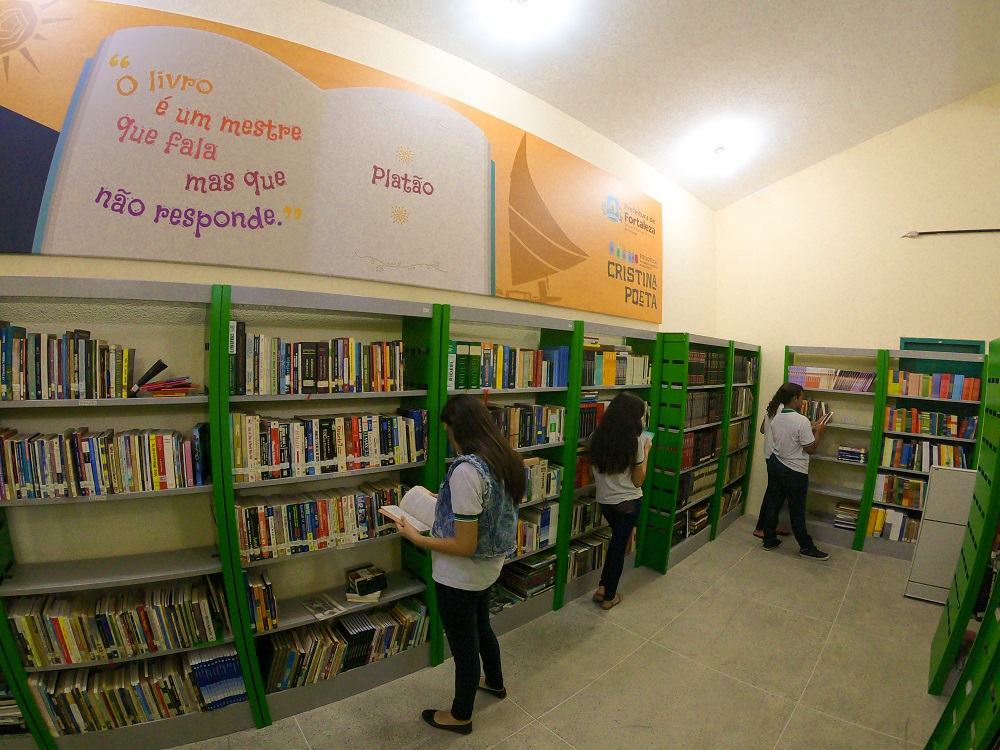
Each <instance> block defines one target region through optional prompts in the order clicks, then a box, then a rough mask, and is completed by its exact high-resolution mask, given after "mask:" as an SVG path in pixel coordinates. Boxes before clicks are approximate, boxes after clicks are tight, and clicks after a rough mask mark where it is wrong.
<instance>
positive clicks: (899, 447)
mask: <svg viewBox="0 0 1000 750" xmlns="http://www.w3.org/2000/svg"><path fill="white" fill-rule="evenodd" d="M882 466H883V467H885V468H892V469H908V470H910V471H924V472H927V471H930V469H931V467H932V466H953V467H956V468H959V469H965V468H967V467H968V462H967V458H966V455H965V449H964V448H962V446H959V445H948V444H945V443H930V442H927V441H926V440H902V439H899V438H888V437H887V438H885V443H884V445H883V446H882Z"/></svg>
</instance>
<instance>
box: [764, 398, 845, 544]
mask: <svg viewBox="0 0 1000 750" xmlns="http://www.w3.org/2000/svg"><path fill="white" fill-rule="evenodd" d="M802 396H803V390H802V386H800V385H798V384H797V383H784V384H783V385H782V386H781V387H780V388H778V390H777V391H776V392H775V394H774V398H772V399H771V402H770V403H769V404H768V405H767V416H768V419H769V424H770V428H771V438H772V452H771V457H770V458H768V459H767V462H768V465H767V490H766V491H765V493H764V500H763V502H762V503H761V515H762V516H763V520H764V549H766V550H772V549H777V548H778V547H779V546H781V540H780V539H778V534H777V526H778V513H779V512H780V511H781V506H782V505H784V503H785V500H788V515H789V516H790V517H791V521H792V533H793V534H795V541H797V542H798V543H799V554H800V555H802V556H803V557H807V558H810V559H812V560H828V559H829V558H830V556H829V555H828V554H827V553H826V552H822V551H821V550H819V549H817V547H816V545H815V544H814V543H813V540H812V537H811V536H809V532H808V530H807V529H806V494H807V493H808V492H809V455H810V454H812V453H815V452H816V448H817V447H818V446H819V438H820V436H821V435H822V434H823V427H824V426H825V424H824V423H823V422H817V423H816V424H810V422H809V420H808V419H807V418H806V417H805V416H804V415H803V414H802V413H801V412H800V411H799V410H800V409H801V408H802Z"/></svg>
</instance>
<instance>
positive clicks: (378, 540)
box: [240, 532, 402, 568]
mask: <svg viewBox="0 0 1000 750" xmlns="http://www.w3.org/2000/svg"><path fill="white" fill-rule="evenodd" d="M395 539H402V537H401V536H400V535H399V534H397V533H396V532H393V533H391V534H385V535H384V536H376V537H372V538H371V539H361V540H360V541H357V542H351V543H350V544H341V545H338V546H336V547H326V548H325V549H316V550H312V551H311V552H299V553H297V554H294V555H282V556H281V557H268V558H265V559H263V560H251V561H250V562H245V563H240V564H241V565H242V566H243V567H244V568H263V567H266V566H269V565H280V564H282V563H286V562H291V561H292V560H305V559H309V560H314V559H316V556H317V555H328V554H330V553H333V552H341V551H343V550H346V549H354V548H356V547H367V546H370V545H372V544H385V543H386V542H391V541H393V540H395Z"/></svg>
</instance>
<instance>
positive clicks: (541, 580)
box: [500, 552, 556, 601]
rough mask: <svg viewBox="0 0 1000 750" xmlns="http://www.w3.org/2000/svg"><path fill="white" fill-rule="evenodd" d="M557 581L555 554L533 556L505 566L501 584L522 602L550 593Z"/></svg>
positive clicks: (501, 574)
mask: <svg viewBox="0 0 1000 750" xmlns="http://www.w3.org/2000/svg"><path fill="white" fill-rule="evenodd" d="M555 581H556V555H555V553H554V552H553V553H549V554H540V555H533V556H531V557H526V558H525V559H523V560H516V561H514V562H512V563H508V564H507V565H504V566H503V570H502V571H501V572H500V583H501V584H502V585H503V587H504V588H506V589H507V590H508V591H511V592H513V593H514V594H515V595H516V596H517V597H518V598H519V599H520V600H522V601H523V600H525V599H530V598H531V597H533V596H538V595H539V594H541V593H543V592H545V591H548V590H549V589H550V588H552V587H553V586H554V585H555Z"/></svg>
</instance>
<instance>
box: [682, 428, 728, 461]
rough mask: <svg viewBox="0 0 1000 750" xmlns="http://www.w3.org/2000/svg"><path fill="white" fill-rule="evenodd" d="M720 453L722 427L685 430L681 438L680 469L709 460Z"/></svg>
mask: <svg viewBox="0 0 1000 750" xmlns="http://www.w3.org/2000/svg"><path fill="white" fill-rule="evenodd" d="M720 453H722V428H721V427H717V428H715V429H714V430H697V431H696V432H685V433H684V436H683V437H682V438H681V469H690V468H691V467H692V466H697V465H698V464H702V463H705V462H706V461H711V460H712V459H713V458H717V457H718V456H719V454H720Z"/></svg>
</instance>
